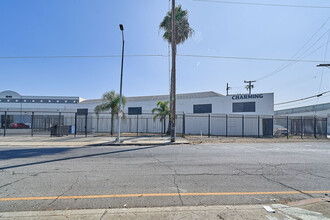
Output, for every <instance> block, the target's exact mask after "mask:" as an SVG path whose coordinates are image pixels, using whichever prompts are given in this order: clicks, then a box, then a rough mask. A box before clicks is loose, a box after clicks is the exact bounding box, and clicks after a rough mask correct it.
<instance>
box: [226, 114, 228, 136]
mask: <svg viewBox="0 0 330 220" xmlns="http://www.w3.org/2000/svg"><path fill="white" fill-rule="evenodd" d="M226 137H228V115H226Z"/></svg>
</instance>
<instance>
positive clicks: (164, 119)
mask: <svg viewBox="0 0 330 220" xmlns="http://www.w3.org/2000/svg"><path fill="white" fill-rule="evenodd" d="M163 121H164V130H163V131H164V134H165V133H166V131H165V130H166V115H165V116H164V118H163Z"/></svg>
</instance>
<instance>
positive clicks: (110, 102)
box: [94, 90, 126, 135]
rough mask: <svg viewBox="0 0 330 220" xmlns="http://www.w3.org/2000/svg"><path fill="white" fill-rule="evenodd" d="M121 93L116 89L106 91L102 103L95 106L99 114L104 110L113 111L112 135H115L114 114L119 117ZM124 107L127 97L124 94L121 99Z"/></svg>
mask: <svg viewBox="0 0 330 220" xmlns="http://www.w3.org/2000/svg"><path fill="white" fill-rule="evenodd" d="M119 98H120V97H119V94H117V93H116V92H115V91H114V90H112V91H111V92H106V93H104V94H103V96H102V102H103V103H102V104H100V105H97V106H96V107H95V108H94V111H95V113H96V114H97V115H98V114H99V113H100V112H103V111H109V110H110V111H111V135H113V119H114V116H116V117H118V112H119ZM121 102H122V105H123V108H124V106H125V104H126V97H125V96H122V99H121Z"/></svg>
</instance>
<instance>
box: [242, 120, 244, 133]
mask: <svg viewBox="0 0 330 220" xmlns="http://www.w3.org/2000/svg"><path fill="white" fill-rule="evenodd" d="M242 137H244V115H242Z"/></svg>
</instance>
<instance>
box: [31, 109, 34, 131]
mask: <svg viewBox="0 0 330 220" xmlns="http://www.w3.org/2000/svg"><path fill="white" fill-rule="evenodd" d="M33 127H34V112H32V115H31V137H33Z"/></svg>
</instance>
